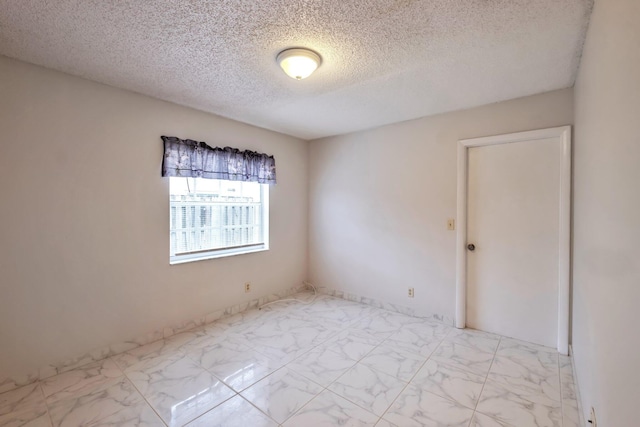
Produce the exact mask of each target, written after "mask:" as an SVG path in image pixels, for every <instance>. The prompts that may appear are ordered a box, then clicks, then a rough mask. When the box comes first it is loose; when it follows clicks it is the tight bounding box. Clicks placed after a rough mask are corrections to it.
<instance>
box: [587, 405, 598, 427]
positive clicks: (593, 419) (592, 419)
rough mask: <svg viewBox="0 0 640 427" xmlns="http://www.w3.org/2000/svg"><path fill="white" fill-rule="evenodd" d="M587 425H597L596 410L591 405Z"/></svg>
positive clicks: (595, 426)
mask: <svg viewBox="0 0 640 427" xmlns="http://www.w3.org/2000/svg"><path fill="white" fill-rule="evenodd" d="M589 425H590V426H591V427H598V424H597V423H596V410H595V408H594V407H593V406H592V407H591V414H590V415H589Z"/></svg>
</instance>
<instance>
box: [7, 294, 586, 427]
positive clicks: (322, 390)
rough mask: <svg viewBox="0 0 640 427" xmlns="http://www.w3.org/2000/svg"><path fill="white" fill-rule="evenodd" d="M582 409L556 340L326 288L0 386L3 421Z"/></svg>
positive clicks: (343, 422)
mask: <svg viewBox="0 0 640 427" xmlns="http://www.w3.org/2000/svg"><path fill="white" fill-rule="evenodd" d="M298 297H299V298H303V299H305V298H306V299H307V301H309V298H310V297H311V296H310V295H309V294H300V295H298ZM577 408H578V407H577V403H576V393H575V385H574V380H573V373H572V368H571V361H570V359H569V358H568V357H565V356H561V355H558V354H557V352H555V351H554V350H553V349H549V348H545V347H541V346H537V345H534V344H528V343H525V342H522V341H517V340H514V339H510V338H505V337H500V336H498V335H493V334H489V333H485V332H480V331H474V330H469V329H466V330H458V329H454V328H452V327H449V326H446V325H443V324H440V323H436V322H433V321H431V320H424V319H419V318H415V317H409V316H405V315H402V314H398V313H394V312H390V311H385V310H382V309H378V308H374V307H371V306H367V305H363V304H359V303H355V302H351V301H346V300H342V299H337V298H333V297H330V296H326V295H319V296H318V297H317V298H316V299H315V300H314V301H313V302H312V303H310V304H306V305H305V304H300V303H284V302H283V303H278V304H273V305H270V306H268V307H265V308H264V309H263V310H250V311H246V312H244V313H240V314H237V315H235V316H231V317H227V318H223V319H220V320H219V321H217V322H215V323H211V324H209V325H205V326H203V327H199V328H196V329H193V330H190V331H187V332H183V333H180V334H177V335H174V336H172V337H170V338H168V339H164V340H161V341H157V342H154V343H151V344H149V345H146V346H144V347H139V348H136V349H135V350H132V351H129V352H126V353H122V354H119V355H117V356H114V357H111V358H109V359H105V360H102V361H100V362H96V363H92V364H89V365H86V366H83V367H81V368H79V369H75V370H73V371H69V372H66V373H63V374H60V375H57V376H55V377H51V378H49V379H47V380H44V381H41V382H38V383H34V384H31V385H28V386H25V387H22V388H19V389H17V390H13V391H9V392H6V393H3V394H0V426H11V427H17V426H30V427H36V426H37V427H40V426H42V427H45V426H46V427H53V426H55V427H58V426H69V427H76V426H168V427H174V426H188V427H197V426H207V427H211V426H221V427H235V426H242V427H267V426H268V427H277V426H282V427H297V426H301V427H315V426H354V427H355V426H377V427H412V426H428V427H440V426H460V427H578V425H579V421H578V419H579V418H578V409H577Z"/></svg>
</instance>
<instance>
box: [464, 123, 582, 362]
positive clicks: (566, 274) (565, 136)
mask: <svg viewBox="0 0 640 427" xmlns="http://www.w3.org/2000/svg"><path fill="white" fill-rule="evenodd" d="M549 138H560V143H561V153H560V156H561V159H560V188H559V190H560V192H559V193H560V205H559V206H560V209H559V211H560V212H559V215H560V217H559V219H560V222H559V239H558V240H559V252H558V255H559V259H558V352H559V353H561V354H569V304H570V294H569V292H570V281H571V264H570V263H571V126H561V127H555V128H549V129H539V130H532V131H527V132H517V133H510V134H505V135H496V136H487V137H482V138H472V139H461V140H459V141H458V185H457V206H458V207H457V219H456V221H457V223H458V233H457V236H456V324H455V326H456V328H464V327H465V326H466V317H467V249H466V246H467V179H468V178H467V175H468V166H469V165H468V156H469V148H473V147H483V146H487V145H498V144H509V143H513V142H523V141H534V140H543V139H549Z"/></svg>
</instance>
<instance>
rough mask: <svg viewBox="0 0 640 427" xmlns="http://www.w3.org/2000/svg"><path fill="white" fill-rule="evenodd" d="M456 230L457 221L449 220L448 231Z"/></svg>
mask: <svg viewBox="0 0 640 427" xmlns="http://www.w3.org/2000/svg"><path fill="white" fill-rule="evenodd" d="M455 229H456V220H455V219H453V218H449V219H448V220H447V230H455Z"/></svg>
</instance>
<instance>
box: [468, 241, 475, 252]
mask: <svg viewBox="0 0 640 427" xmlns="http://www.w3.org/2000/svg"><path fill="white" fill-rule="evenodd" d="M467 249H469V250H470V251H472V252H473V251H475V250H476V245H474V244H473V243H469V244H468V245H467Z"/></svg>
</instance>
